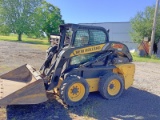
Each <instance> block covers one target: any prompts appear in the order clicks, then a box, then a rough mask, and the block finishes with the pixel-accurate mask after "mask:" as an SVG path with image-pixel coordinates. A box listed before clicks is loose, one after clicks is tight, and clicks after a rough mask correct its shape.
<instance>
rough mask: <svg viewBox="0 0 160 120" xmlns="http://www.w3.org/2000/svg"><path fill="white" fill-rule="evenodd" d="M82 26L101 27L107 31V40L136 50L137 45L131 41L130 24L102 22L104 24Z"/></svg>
mask: <svg viewBox="0 0 160 120" xmlns="http://www.w3.org/2000/svg"><path fill="white" fill-rule="evenodd" d="M81 24H82V25H93V26H101V27H104V28H105V29H109V30H110V32H109V40H110V41H119V42H122V43H124V44H126V45H127V46H128V48H129V49H130V50H133V49H135V50H137V44H136V43H134V42H133V41H132V40H131V37H130V32H131V30H132V28H131V24H130V22H104V23H81Z"/></svg>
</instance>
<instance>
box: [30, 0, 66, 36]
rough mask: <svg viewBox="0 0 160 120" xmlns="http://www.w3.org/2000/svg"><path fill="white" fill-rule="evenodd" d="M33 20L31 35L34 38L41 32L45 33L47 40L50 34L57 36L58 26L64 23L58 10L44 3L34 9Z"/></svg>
mask: <svg viewBox="0 0 160 120" xmlns="http://www.w3.org/2000/svg"><path fill="white" fill-rule="evenodd" d="M34 18H35V27H34V28H33V30H32V34H34V35H36V37H40V36H41V33H42V32H45V33H46V34H47V37H48V38H49V36H50V34H51V33H54V34H58V33H59V25H60V24H63V23H64V21H63V20H62V15H61V13H60V9H59V8H58V7H56V6H54V5H52V4H50V3H47V2H46V1H43V3H42V5H41V6H40V7H38V8H37V9H36V12H35V14H34Z"/></svg>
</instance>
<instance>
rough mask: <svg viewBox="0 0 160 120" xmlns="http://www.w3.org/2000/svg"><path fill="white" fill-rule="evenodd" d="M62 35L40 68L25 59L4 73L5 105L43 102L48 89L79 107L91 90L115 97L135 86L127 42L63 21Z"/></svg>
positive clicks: (0, 96)
mask: <svg viewBox="0 0 160 120" xmlns="http://www.w3.org/2000/svg"><path fill="white" fill-rule="evenodd" d="M58 36H59V39H60V40H59V42H58V45H57V46H56V47H55V48H54V49H52V48H51V49H50V51H49V53H48V58H47V59H46V61H45V63H44V64H43V65H42V67H41V70H40V71H36V70H35V69H34V68H33V67H32V66H30V65H28V64H26V65H23V66H21V67H19V68H17V69H15V70H12V71H10V72H8V73H6V74H3V75H1V76H0V105H1V106H4V105H18V104H37V103H41V102H44V101H46V100H47V96H46V91H50V90H53V91H54V92H53V93H56V94H58V95H59V96H60V98H61V99H62V101H63V102H64V103H65V104H67V105H69V106H78V105H80V104H82V103H84V102H85V100H86V99H87V97H88V95H89V93H90V92H95V91H99V93H100V94H101V95H102V96H103V97H104V98H106V99H115V98H117V97H119V96H120V95H121V94H122V93H123V91H124V90H125V89H128V88H129V87H130V86H131V85H132V83H133V80H134V72H135V65H134V64H132V63H131V62H132V56H131V54H130V52H129V50H128V48H127V46H126V45H124V44H122V43H120V42H113V41H112V42H111V41H109V31H107V30H105V29H104V28H102V27H98V26H85V25H78V24H64V25H60V35H58Z"/></svg>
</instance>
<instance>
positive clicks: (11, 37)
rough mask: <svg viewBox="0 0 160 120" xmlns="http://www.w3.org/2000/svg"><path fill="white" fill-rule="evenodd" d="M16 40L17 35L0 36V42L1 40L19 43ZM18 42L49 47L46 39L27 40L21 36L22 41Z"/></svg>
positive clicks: (24, 36)
mask: <svg viewBox="0 0 160 120" xmlns="http://www.w3.org/2000/svg"><path fill="white" fill-rule="evenodd" d="M17 39H18V35H16V34H11V35H9V36H3V35H0V40H3V41H12V42H19V41H18V40H17ZM20 42H24V43H30V44H41V45H49V43H48V40H47V38H44V39H34V38H28V37H27V36H26V35H22V41H20Z"/></svg>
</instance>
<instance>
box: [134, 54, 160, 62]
mask: <svg viewBox="0 0 160 120" xmlns="http://www.w3.org/2000/svg"><path fill="white" fill-rule="evenodd" d="M132 57H133V61H134V62H153V63H160V58H157V57H156V56H155V55H152V56H151V57H149V56H146V57H140V56H138V54H137V53H136V52H135V53H132Z"/></svg>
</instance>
